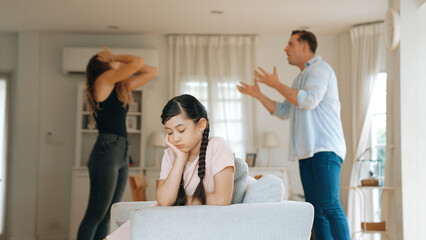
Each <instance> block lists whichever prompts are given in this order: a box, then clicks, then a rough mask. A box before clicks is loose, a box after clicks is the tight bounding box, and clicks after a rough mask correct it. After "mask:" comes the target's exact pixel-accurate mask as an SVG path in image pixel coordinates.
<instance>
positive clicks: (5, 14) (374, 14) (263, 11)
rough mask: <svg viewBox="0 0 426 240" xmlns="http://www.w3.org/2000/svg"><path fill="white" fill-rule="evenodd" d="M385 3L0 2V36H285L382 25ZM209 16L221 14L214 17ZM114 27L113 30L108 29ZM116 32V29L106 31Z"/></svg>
mask: <svg viewBox="0 0 426 240" xmlns="http://www.w3.org/2000/svg"><path fill="white" fill-rule="evenodd" d="M387 3H388V0H298V1H289V0H214V1H213V0H1V5H0V32H20V31H42V32H97V33H108V32H115V33H146V34H170V33H192V34H215V33H224V34H230V33H233V34H285V33H287V32H288V31H289V30H291V29H297V28H300V27H305V26H308V27H309V29H310V30H311V31H313V32H315V33H337V32H344V31H348V30H349V29H350V27H351V26H353V25H355V24H360V23H365V22H374V21H378V20H382V19H383V18H384V15H385V12H386V10H387ZM212 10H219V11H223V13H222V14H212V13H210V12H211V11H212ZM111 26H112V27H111ZM114 27H118V29H110V28H114Z"/></svg>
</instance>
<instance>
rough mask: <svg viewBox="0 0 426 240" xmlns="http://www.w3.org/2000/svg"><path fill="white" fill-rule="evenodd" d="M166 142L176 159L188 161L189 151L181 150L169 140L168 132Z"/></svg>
mask: <svg viewBox="0 0 426 240" xmlns="http://www.w3.org/2000/svg"><path fill="white" fill-rule="evenodd" d="M166 144H167V146H169V147H170V149H172V151H173V152H174V153H175V155H176V160H177V161H183V162H185V163H186V161H188V157H189V152H182V151H181V150H179V148H177V147H176V146H175V145H174V144H173V143H171V142H169V135H168V134H166Z"/></svg>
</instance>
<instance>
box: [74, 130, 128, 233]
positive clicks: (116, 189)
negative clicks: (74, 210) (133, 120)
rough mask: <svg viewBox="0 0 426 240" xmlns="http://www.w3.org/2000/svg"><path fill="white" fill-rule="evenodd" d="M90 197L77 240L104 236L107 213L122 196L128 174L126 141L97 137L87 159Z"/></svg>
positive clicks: (110, 137) (108, 216)
mask: <svg viewBox="0 0 426 240" xmlns="http://www.w3.org/2000/svg"><path fill="white" fill-rule="evenodd" d="M88 167H89V176H90V195H89V203H88V205H87V209H86V213H85V215H84V218H83V221H82V222H81V224H80V227H79V229H78V234H77V239H78V240H93V239H95V240H98V239H99V240H102V239H104V238H105V237H106V236H107V234H108V227H109V219H110V209H111V206H112V204H114V203H116V202H119V201H120V200H121V197H122V196H123V193H124V189H125V187H126V183H127V177H128V176H127V175H128V171H129V143H128V141H127V138H124V137H121V136H118V135H115V134H108V133H100V134H99V135H98V138H97V140H96V143H95V146H94V147H93V150H92V152H91V153H90V158H89V164H88Z"/></svg>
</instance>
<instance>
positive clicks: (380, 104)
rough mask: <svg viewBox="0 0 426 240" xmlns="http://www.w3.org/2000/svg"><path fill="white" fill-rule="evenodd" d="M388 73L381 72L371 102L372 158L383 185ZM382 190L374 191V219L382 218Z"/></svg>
mask: <svg viewBox="0 0 426 240" xmlns="http://www.w3.org/2000/svg"><path fill="white" fill-rule="evenodd" d="M386 80H387V74H386V73H385V72H382V73H379V74H378V76H377V80H376V83H375V86H374V89H373V96H372V102H371V110H372V122H371V147H372V148H371V149H372V150H373V151H372V152H373V154H372V158H373V160H377V166H376V167H375V177H376V178H378V179H379V184H380V185H383V181H384V177H385V176H384V173H385V171H384V168H385V164H384V163H385V157H386V83H387V81H386ZM381 197H382V193H381V191H375V192H374V193H373V205H372V206H373V213H374V216H373V218H374V221H380V219H381V215H380V213H381V202H382V201H381Z"/></svg>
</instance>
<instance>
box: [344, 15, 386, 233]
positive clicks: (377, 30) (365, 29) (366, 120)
mask: <svg viewBox="0 0 426 240" xmlns="http://www.w3.org/2000/svg"><path fill="white" fill-rule="evenodd" d="M383 29H384V26H383V23H378V24H370V25H363V26H358V27H355V28H353V29H352V30H351V31H350V35H351V42H352V109H353V116H354V124H353V129H352V130H353V136H354V141H353V142H354V146H353V149H354V153H355V155H354V158H353V159H354V163H353V167H352V172H351V179H350V185H351V186H353V187H354V186H358V185H360V179H359V176H358V172H359V171H360V170H361V169H358V167H359V165H358V162H357V160H362V159H363V158H366V159H368V158H370V157H371V155H369V154H371V150H370V151H369V149H371V117H372V116H371V111H370V101H371V97H372V93H373V89H374V84H375V81H376V79H377V75H378V73H379V72H380V70H381V67H382V66H383V63H384V62H383V61H384V60H385V53H386V52H385V48H384V34H383V32H384V30H383ZM368 153H369V154H368ZM372 197H373V196H372V195H369V194H368V193H367V192H366V199H372ZM366 202H367V201H366ZM372 202H373V201H372ZM364 207H365V208H366V210H367V211H366V212H367V213H369V214H367V216H365V217H367V218H369V217H370V218H371V217H372V216H371V215H373V209H374V206H372V205H366V206H363V203H361V202H360V199H359V198H358V197H357V196H356V193H355V192H354V191H349V198H348V222H349V228H350V230H351V234H353V233H355V232H357V231H360V230H361V226H360V222H361V209H363V208H364ZM368 215H370V216H368ZM364 220H365V219H364Z"/></svg>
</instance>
